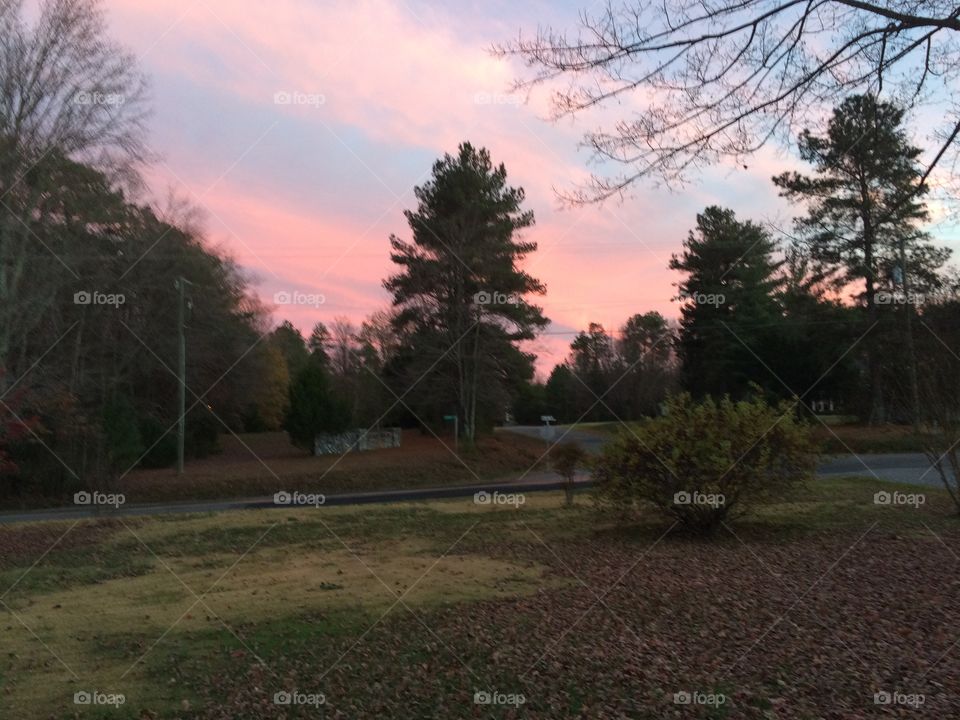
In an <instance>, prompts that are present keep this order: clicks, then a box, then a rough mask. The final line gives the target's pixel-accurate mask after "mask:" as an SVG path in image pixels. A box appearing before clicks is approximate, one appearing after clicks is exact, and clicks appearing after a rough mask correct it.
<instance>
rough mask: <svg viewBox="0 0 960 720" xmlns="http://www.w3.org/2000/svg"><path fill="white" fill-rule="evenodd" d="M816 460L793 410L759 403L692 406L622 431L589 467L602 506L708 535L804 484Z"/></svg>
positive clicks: (682, 403)
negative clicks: (647, 512)
mask: <svg viewBox="0 0 960 720" xmlns="http://www.w3.org/2000/svg"><path fill="white" fill-rule="evenodd" d="M815 465H816V453H815V451H814V445H813V443H812V441H811V438H810V433H809V429H808V428H807V426H806V425H804V424H803V423H802V422H801V421H800V420H799V419H798V418H797V416H796V415H795V413H794V412H793V404H792V403H788V402H782V403H780V404H779V405H777V406H771V405H768V404H767V403H766V402H765V401H764V400H763V399H761V398H756V399H753V400H742V401H739V402H733V401H732V400H730V399H729V398H728V397H725V398H724V399H722V400H720V401H719V402H718V401H715V400H713V399H710V398H708V399H706V400H704V401H703V402H694V401H693V399H692V398H691V397H690V396H689V395H688V394H682V395H677V396H675V397H673V398H671V399H669V400H668V401H667V402H666V404H665V413H664V415H663V416H662V417H658V418H655V419H652V420H649V421H647V422H646V423H645V424H643V425H642V426H640V427H639V428H638V429H637V431H636V434H633V433H627V432H622V433H621V434H620V435H619V436H618V437H617V438H616V439H615V440H614V441H613V442H612V443H610V444H609V445H608V446H607V447H606V448H605V449H604V452H603V454H602V455H601V456H600V458H598V460H597V462H596V464H595V467H594V478H595V480H596V482H597V498H598V502H600V503H601V505H604V506H606V507H608V508H613V509H615V510H618V511H621V512H624V513H631V512H632V511H634V510H636V509H638V508H639V506H640V505H641V504H642V503H652V504H653V505H654V506H656V507H657V508H659V509H660V510H661V511H662V512H663V513H664V514H666V515H668V516H670V517H672V518H673V519H675V520H677V521H678V522H680V523H682V524H683V525H684V526H686V527H687V528H689V529H691V530H695V531H699V532H710V531H713V530H715V529H716V528H717V527H719V526H720V524H721V523H722V522H724V521H725V520H726V519H728V518H733V517H736V516H738V515H740V514H742V513H743V512H744V511H746V510H747V509H748V507H749V505H750V504H751V503H756V502H760V501H763V500H765V499H768V498H776V497H780V496H782V495H783V494H784V492H785V491H786V490H787V489H788V488H789V487H790V486H792V485H794V484H795V483H797V482H798V481H801V480H804V479H806V478H809V477H810V476H811V475H812V473H813V470H814V467H815Z"/></svg>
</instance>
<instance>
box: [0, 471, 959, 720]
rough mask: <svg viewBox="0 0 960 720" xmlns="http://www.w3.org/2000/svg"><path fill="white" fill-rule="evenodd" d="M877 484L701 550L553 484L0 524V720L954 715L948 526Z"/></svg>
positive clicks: (857, 482) (798, 501)
mask: <svg viewBox="0 0 960 720" xmlns="http://www.w3.org/2000/svg"><path fill="white" fill-rule="evenodd" d="M879 489H886V490H890V491H892V490H895V489H898V490H900V491H902V492H907V493H909V492H915V491H916V490H917V488H914V487H906V486H905V487H899V488H898V487H896V486H892V485H883V486H880V485H878V484H877V483H876V482H875V481H871V480H865V479H858V478H845V479H839V480H837V479H831V480H829V481H824V480H819V481H815V482H814V483H812V484H811V485H810V486H809V487H807V488H805V489H803V490H801V491H798V492H797V493H796V494H795V496H793V497H791V498H790V499H789V500H788V501H785V502H780V503H776V504H770V505H765V506H762V507H759V508H757V510H756V512H755V513H753V514H752V515H751V516H749V517H748V518H744V519H743V520H741V521H739V522H737V523H735V524H734V525H732V526H731V527H730V529H728V530H727V531H725V532H724V533H723V534H722V535H721V536H720V537H718V538H716V539H714V540H713V541H706V540H701V539H694V538H690V537H687V536H684V535H683V534H680V533H677V532H676V531H675V530H674V531H672V532H671V531H670V525H669V523H665V522H664V521H663V520H662V519H660V518H658V517H656V516H653V515H650V516H645V517H643V518H641V519H640V520H639V521H638V522H637V523H636V524H634V525H631V526H629V527H621V526H617V525H615V524H614V523H613V522H612V519H611V518H609V517H604V516H601V515H598V514H597V511H595V510H594V509H593V506H592V504H591V503H590V501H589V497H588V494H582V495H580V496H578V501H577V506H576V507H575V508H573V509H564V508H563V507H562V494H561V493H538V494H531V495H529V496H527V497H526V502H525V503H524V504H522V505H520V506H519V507H518V508H514V507H512V506H509V505H508V506H500V507H497V506H490V505H475V504H474V503H473V502H471V501H470V500H449V501H436V502H430V503H417V504H413V503H405V504H396V505H386V506H364V507H344V508H337V507H327V508H319V509H312V508H309V509H296V510H292V511H288V510H269V511H265V510H260V511H246V512H235V513H224V514H217V515H193V516H161V517H156V518H141V519H123V520H118V519H112V520H105V521H83V522H79V523H63V522H57V523H42V524H41V523H37V524H23V525H15V526H11V527H6V528H0V593H2V595H0V599H2V604H0V628H2V638H3V642H2V646H0V650H2V654H0V717H4V718H6V717H10V718H27V719H29V718H68V717H69V718H73V717H80V718H108V717H109V718H123V719H125V720H126V719H133V718H153V719H157V720H159V719H160V718H183V719H184V720H187V719H191V718H196V719H204V720H227V719H230V720H234V719H236V718H292V717H326V718H470V717H520V716H523V717H536V718H568V717H577V718H624V717H625V718H682V717H715V718H719V717H730V718H741V717H742V718H775V717H776V718H811V719H813V718H860V717H864V718H866V717H881V716H888V717H905V716H910V717H957V716H960V695H958V692H960V691H958V688H960V645H958V646H957V647H953V644H954V643H955V642H956V641H957V639H958V638H960V631H958V630H960V629H958V628H957V626H956V622H955V619H956V618H957V617H958V616H960V615H958V611H960V581H958V580H957V579H956V578H957V574H956V573H957V568H958V563H960V520H957V519H956V518H955V517H953V516H952V515H951V514H950V513H951V508H950V506H949V505H948V500H947V499H946V498H945V497H944V494H943V493H942V492H940V491H937V490H933V491H929V492H928V493H927V496H926V502H925V503H924V504H923V505H921V506H920V507H918V508H914V507H909V506H902V507H892V506H878V505H874V504H873V494H874V493H875V492H877V491H878V490H879ZM54 543H56V544H55V545H54ZM51 545H53V549H50V548H51ZM8 588H10V589H9V590H8ZM4 591H5V592H4ZM80 691H88V692H94V691H96V692H99V693H102V694H103V695H102V696H101V697H105V696H108V695H110V694H123V695H124V697H125V702H124V704H123V705H122V706H120V707H119V708H113V707H103V706H100V707H97V706H84V705H79V706H78V705H75V704H74V702H73V698H74V693H76V692H80ZM280 692H291V693H295V697H296V698H297V699H298V700H299V701H300V702H302V703H306V704H299V705H298V704H293V705H277V704H275V703H274V696H275V694H276V693H280ZM484 692H487V693H491V694H493V695H495V697H497V698H498V699H499V700H503V701H508V702H513V703H514V704H513V705H511V704H492V705H486V704H476V703H475V702H474V700H475V694H476V693H484ZM684 692H688V693H700V695H699V696H697V697H700V698H705V697H708V696H710V695H713V696H717V695H718V694H722V695H723V696H724V699H725V701H724V703H723V704H722V705H719V706H718V705H697V704H691V705H684V704H676V703H674V694H675V693H684ZM881 692H891V693H893V692H900V693H903V694H908V695H909V694H913V695H920V694H922V695H924V704H923V706H922V707H920V708H919V709H910V708H909V707H905V706H903V705H875V704H874V694H875V693H881ZM321 695H322V696H323V699H324V700H325V703H324V704H323V705H322V706H320V707H319V708H318V707H317V706H316V705H312V704H309V703H310V702H319V699H318V698H319V697H320V696H321ZM521 696H522V699H523V701H524V702H523V703H522V704H519V706H517V704H518V703H519V700H520V699H521Z"/></svg>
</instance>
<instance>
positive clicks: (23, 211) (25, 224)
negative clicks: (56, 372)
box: [0, 0, 146, 366]
mask: <svg viewBox="0 0 960 720" xmlns="http://www.w3.org/2000/svg"><path fill="white" fill-rule="evenodd" d="M145 117H146V81H145V78H144V76H143V75H142V74H141V73H140V71H139V70H138V68H137V64H136V62H135V61H134V59H133V57H132V56H131V55H129V54H128V53H126V52H125V51H124V50H122V49H121V48H120V47H119V46H117V45H116V44H115V43H113V42H112V41H111V40H110V39H109V38H108V37H107V28H106V22H105V19H104V15H103V12H102V9H101V6H100V4H99V2H98V1H97V0H46V1H45V2H44V3H43V4H42V6H41V8H40V14H39V17H38V18H37V20H36V21H35V22H34V23H33V24H32V25H28V24H27V22H26V21H25V19H24V12H23V2H22V0H0V366H4V365H10V364H11V363H10V359H9V353H10V352H11V350H12V349H15V348H17V347H19V346H22V345H23V344H24V342H25V340H24V339H25V338H26V337H27V336H28V334H29V333H30V332H31V331H32V330H33V329H34V327H35V326H36V324H37V323H38V322H40V320H41V319H42V318H44V317H45V313H46V311H47V310H49V309H50V307H51V306H52V303H53V298H54V295H55V293H56V292H57V290H58V288H62V287H64V286H65V285H69V283H71V282H73V281H74V280H79V279H80V277H79V275H78V273H77V272H76V269H75V268H74V267H73V263H72V262H71V259H70V258H69V257H65V256H64V254H63V253H61V252H58V248H56V247H52V246H51V245H50V243H49V242H44V240H43V239H42V238H41V236H40V234H38V233H37V232H36V231H35V230H36V228H37V226H38V224H39V223H41V222H44V221H45V220H46V218H45V217H44V212H43V211H42V210H41V208H43V207H44V200H45V197H49V196H50V195H52V194H55V193H56V191H57V189H58V188H57V187H55V184H56V182H58V180H57V178H61V179H65V178H68V177H70V174H69V173H68V172H66V170H68V169H69V168H70V167H71V163H83V164H84V165H87V166H89V167H92V168H94V169H95V170H97V171H100V172H103V173H105V174H106V175H107V176H108V177H109V178H110V179H111V181H112V182H122V183H123V184H124V185H125V186H126V187H128V188H130V187H133V186H134V185H136V178H137V173H136V170H137V166H138V164H139V163H140V162H141V161H142V160H143V159H144V158H145V157H146V149H145V145H144V120H145ZM39 267H42V268H43V271H42V272H38V268H39Z"/></svg>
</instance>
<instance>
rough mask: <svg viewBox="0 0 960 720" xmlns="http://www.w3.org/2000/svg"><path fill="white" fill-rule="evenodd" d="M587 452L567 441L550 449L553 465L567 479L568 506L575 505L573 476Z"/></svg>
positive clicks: (565, 487) (555, 470) (564, 489)
mask: <svg viewBox="0 0 960 720" xmlns="http://www.w3.org/2000/svg"><path fill="white" fill-rule="evenodd" d="M586 457H587V454H586V453H585V452H584V451H583V448H581V447H580V445H578V444H577V443H575V442H565V443H563V444H561V445H558V446H556V447H555V448H553V450H551V451H550V462H551V466H552V467H553V469H554V472H556V473H557V474H558V475H559V476H560V477H562V478H563V479H564V481H565V485H564V488H563V491H564V492H565V493H566V505H567V507H572V506H573V487H574V485H573V478H574V476H575V475H576V474H577V465H579V464H581V463H582V462H583V461H584V460H586Z"/></svg>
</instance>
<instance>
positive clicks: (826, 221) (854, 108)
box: [773, 95, 946, 423]
mask: <svg viewBox="0 0 960 720" xmlns="http://www.w3.org/2000/svg"><path fill="white" fill-rule="evenodd" d="M903 117H904V111H903V110H902V109H901V108H899V107H897V106H895V105H893V104H891V103H887V102H883V101H880V100H877V99H876V98H875V97H874V96H873V95H855V96H852V97H849V98H847V99H846V100H844V101H843V103H842V104H841V105H840V106H839V107H837V108H836V109H835V110H834V111H833V116H832V117H831V119H830V122H829V125H828V127H827V132H826V134H825V135H822V136H820V135H814V134H813V133H811V132H810V131H809V130H805V131H804V132H803V133H802V134H801V136H800V155H801V157H802V158H803V159H804V160H806V161H807V162H809V163H810V164H811V165H812V166H813V169H814V175H813V176H806V175H801V174H800V173H796V172H792V173H783V174H782V175H779V176H777V177H775V178H773V181H774V183H775V184H776V185H777V186H778V187H780V188H781V194H782V195H783V196H785V197H787V198H789V199H791V200H794V201H798V202H803V203H806V205H807V215H806V216H804V217H801V218H799V219H798V220H797V225H798V227H799V230H800V232H801V235H802V238H803V241H804V242H805V243H806V244H807V245H808V246H809V248H810V251H811V255H812V256H813V257H814V258H815V259H816V260H817V261H818V262H820V263H822V264H823V266H824V267H825V268H826V269H827V270H829V271H830V272H832V275H833V278H834V281H835V284H836V285H837V286H838V287H845V286H849V285H857V286H859V284H860V283H863V285H862V288H863V292H862V293H859V294H858V295H857V296H856V299H857V300H858V302H859V304H860V305H861V307H863V308H864V310H865V315H866V319H867V325H866V326H865V327H864V328H863V331H865V332H868V335H867V336H866V337H865V338H864V346H865V348H866V350H867V365H868V378H869V380H868V382H869V388H870V389H869V394H870V410H869V419H870V421H871V422H874V423H876V422H883V421H884V420H885V419H886V415H887V408H886V404H887V403H886V402H885V397H884V381H883V363H884V344H883V340H884V338H883V335H884V334H886V333H885V332H884V331H885V330H886V329H887V328H884V327H877V325H878V323H880V322H881V321H882V320H884V317H882V314H883V313H884V308H883V307H882V306H884V305H886V306H888V307H887V309H888V310H891V307H890V306H893V305H899V306H901V307H902V309H903V311H904V314H905V315H906V317H905V318H904V320H905V326H906V324H908V323H909V315H910V314H911V312H912V309H911V307H910V303H896V304H895V303H888V302H885V300H886V298H885V297H884V296H882V295H879V293H881V292H884V288H883V284H884V280H885V277H888V278H890V279H891V280H892V282H894V283H896V284H897V285H899V286H900V287H899V289H900V290H901V291H902V292H903V294H904V295H905V296H909V294H910V293H911V292H912V291H916V289H917V287H918V286H919V281H922V282H925V283H928V284H929V283H930V282H934V283H935V282H936V278H935V276H936V273H935V270H936V268H938V267H939V266H940V265H942V264H943V262H944V261H945V260H946V252H945V251H944V250H942V249H940V248H935V247H933V246H931V245H930V243H929V242H928V238H927V236H926V235H925V234H924V233H923V232H921V231H920V230H919V229H918V225H919V224H920V223H922V222H923V221H925V220H926V219H927V210H926V207H925V205H924V202H923V195H924V194H925V193H926V191H927V188H926V186H925V185H920V184H919V180H920V177H921V170H920V168H919V163H918V158H919V157H920V150H919V149H918V148H916V147H913V146H912V145H911V144H910V143H909V141H908V138H907V135H906V132H905V130H904V128H903ZM904 266H905V267H904ZM895 267H899V270H896V271H895V270H894V268H895ZM898 278H899V280H898ZM911 280H917V281H918V284H917V286H914V287H911V285H910V281H911ZM888 317H889V313H888ZM868 328H870V329H869V331H868ZM905 341H906V342H905V344H907V345H911V346H912V334H911V333H910V332H909V331H908V332H907V333H906V336H905ZM909 355H910V356H911V357H910V358H909V362H908V365H909V367H908V375H911V376H913V375H914V372H915V366H914V364H913V361H912V352H911V353H909ZM911 384H912V385H913V391H912V394H913V395H914V398H916V382H915V379H914V380H912V381H911ZM913 405H914V413H915V412H916V411H917V409H918V408H917V407H916V402H915V401H914V402H913Z"/></svg>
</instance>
